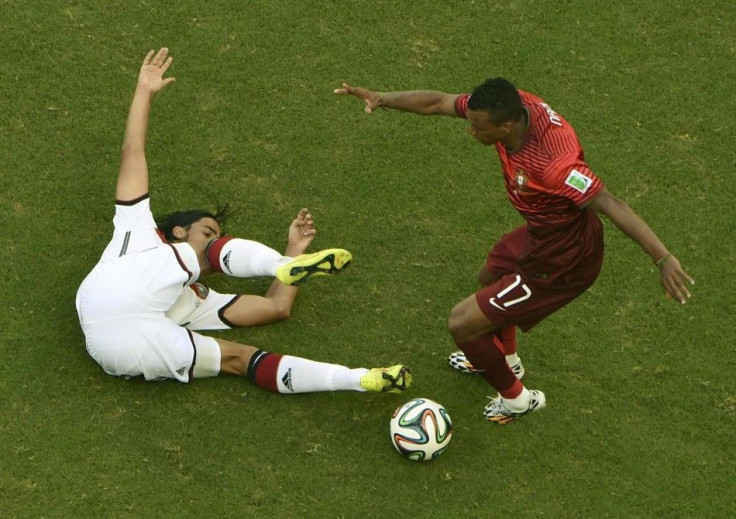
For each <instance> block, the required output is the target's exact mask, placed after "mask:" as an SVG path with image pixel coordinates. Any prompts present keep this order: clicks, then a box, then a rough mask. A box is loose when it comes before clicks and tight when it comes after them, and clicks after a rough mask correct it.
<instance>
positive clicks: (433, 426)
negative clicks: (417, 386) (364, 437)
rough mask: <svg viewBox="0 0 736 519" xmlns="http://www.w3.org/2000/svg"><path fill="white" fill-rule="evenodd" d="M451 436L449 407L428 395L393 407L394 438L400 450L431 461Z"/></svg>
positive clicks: (405, 453) (409, 456) (410, 455)
mask: <svg viewBox="0 0 736 519" xmlns="http://www.w3.org/2000/svg"><path fill="white" fill-rule="evenodd" d="M450 438H452V420H450V415H448V414H447V411H446V410H445V408H444V407H442V406H441V405H440V404H438V403H437V402H435V401H433V400H430V399H428V398H415V399H414V400H409V401H408V402H407V403H405V404H404V405H402V406H401V407H399V408H398V409H397V410H396V411H394V416H393V418H391V442H392V443H393V444H394V447H396V450H397V451H399V453H401V454H403V455H404V456H406V457H407V458H409V459H410V460H413V461H429V460H432V459H434V458H436V457H437V456H439V455H440V454H442V452H443V451H444V450H445V449H446V448H447V445H448V444H449V443H450Z"/></svg>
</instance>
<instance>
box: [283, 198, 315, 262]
mask: <svg viewBox="0 0 736 519" xmlns="http://www.w3.org/2000/svg"><path fill="white" fill-rule="evenodd" d="M316 234H317V230H316V229H315V228H314V220H313V219H312V213H310V212H309V209H307V208H306V207H305V208H304V209H300V210H299V213H298V214H297V215H296V218H295V219H294V221H293V222H291V225H290V226H289V244H288V245H287V250H288V254H287V256H298V255H299V254H303V253H304V251H306V250H307V247H309V244H310V243H312V240H313V239H314V236H315V235H316Z"/></svg>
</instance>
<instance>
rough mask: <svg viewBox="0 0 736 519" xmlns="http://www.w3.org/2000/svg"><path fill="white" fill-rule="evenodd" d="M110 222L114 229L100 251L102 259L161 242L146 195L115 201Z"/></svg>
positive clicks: (131, 252) (141, 249) (151, 247)
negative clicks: (105, 245)
mask: <svg viewBox="0 0 736 519" xmlns="http://www.w3.org/2000/svg"><path fill="white" fill-rule="evenodd" d="M112 223H113V226H114V228H115V229H114V231H113V236H112V240H110V243H109V244H108V245H107V248H106V249H105V252H103V253H102V258H101V260H103V261H104V260H107V259H110V258H114V257H120V256H125V255H126V254H134V253H136V252H141V251H144V250H149V249H153V248H154V247H158V246H159V245H161V243H162V241H161V238H160V237H159V235H158V233H157V232H156V222H155V220H154V219H153V214H152V213H151V206H150V198H149V197H148V195H145V196H143V197H141V198H138V199H136V200H132V201H130V202H116V203H115V216H114V217H113V220H112Z"/></svg>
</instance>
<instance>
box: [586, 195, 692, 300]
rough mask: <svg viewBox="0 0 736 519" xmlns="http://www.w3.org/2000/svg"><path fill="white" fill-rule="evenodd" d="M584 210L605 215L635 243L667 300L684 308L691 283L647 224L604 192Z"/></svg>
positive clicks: (622, 203) (623, 204) (624, 205)
mask: <svg viewBox="0 0 736 519" xmlns="http://www.w3.org/2000/svg"><path fill="white" fill-rule="evenodd" d="M588 207H589V208H590V209H592V210H594V211H596V212H598V213H602V214H605V215H606V216H607V217H608V218H609V219H610V220H611V221H612V222H613V223H614V224H615V225H616V227H618V228H619V229H621V231H622V232H623V233H624V234H625V235H627V236H628V237H629V238H631V239H632V240H634V241H635V242H636V243H638V244H639V245H640V246H641V248H642V249H644V251H645V252H646V253H647V254H649V256H650V257H651V258H652V261H653V262H654V264H655V265H657V267H659V276H660V281H661V283H662V286H663V287H664V290H665V292H667V296H668V297H671V298H672V299H674V300H675V301H678V302H680V303H682V304H685V302H686V301H687V299H688V298H689V297H690V292H689V291H688V289H687V284H686V282H687V283H689V284H691V285H694V284H695V281H693V279H692V278H691V277H690V276H689V275H688V274H687V273H686V272H685V271H684V270H683V269H682V267H681V266H680V262H679V261H678V260H677V258H675V257H674V256H673V255H672V254H671V253H670V252H669V251H668V250H667V248H666V247H665V246H664V244H663V243H662V241H661V240H660V239H659V238H658V237H657V235H656V234H654V231H652V229H651V228H650V227H649V225H647V223H646V222H645V221H644V220H642V219H641V217H639V215H637V214H636V213H635V212H634V210H633V209H631V207H629V206H628V204H627V203H626V202H623V201H622V200H619V199H618V198H616V197H615V196H613V195H612V194H610V193H608V192H607V191H604V192H603V193H601V194H600V195H598V196H596V197H595V198H594V199H593V201H592V202H591V203H590V204H589V205H588Z"/></svg>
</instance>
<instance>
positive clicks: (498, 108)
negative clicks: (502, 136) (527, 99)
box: [468, 77, 524, 124]
mask: <svg viewBox="0 0 736 519" xmlns="http://www.w3.org/2000/svg"><path fill="white" fill-rule="evenodd" d="M468 109H469V110H475V111H481V110H482V111H484V112H488V113H489V114H490V115H491V120H492V121H493V122H494V124H503V123H505V122H507V121H518V120H519V119H521V117H522V115H523V113H524V105H523V104H522V102H521V96H520V95H519V91H518V90H517V89H516V87H515V86H514V85H513V84H512V83H511V82H510V81H509V80H507V79H504V78H502V77H494V78H491V79H487V80H486V81H485V82H484V83H483V84H481V85H479V86H477V87H475V90H473V93H472V94H471V95H470V99H468Z"/></svg>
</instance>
